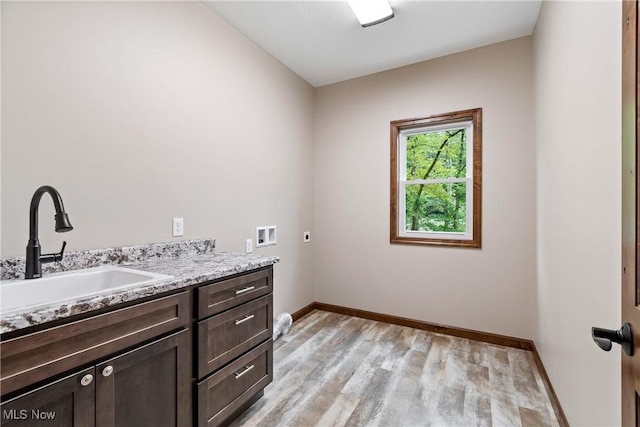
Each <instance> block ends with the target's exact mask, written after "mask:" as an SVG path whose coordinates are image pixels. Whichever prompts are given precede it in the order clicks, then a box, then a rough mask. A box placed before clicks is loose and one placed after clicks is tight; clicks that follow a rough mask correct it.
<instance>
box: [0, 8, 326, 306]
mask: <svg viewBox="0 0 640 427" xmlns="http://www.w3.org/2000/svg"><path fill="white" fill-rule="evenodd" d="M1 7H2V89H3V92H2V123H3V124H4V126H3V128H2V145H1V149H2V257H10V256H22V255H24V248H25V245H26V242H27V238H28V208H29V201H30V198H31V195H32V194H33V191H34V190H35V189H36V188H38V187H39V186H41V185H44V184H50V185H53V186H54V187H56V188H57V189H58V190H60V192H61V194H62V196H63V199H64V203H65V206H66V208H67V211H68V213H69V217H70V219H71V222H72V224H73V225H74V227H75V229H74V230H73V231H72V232H71V233H68V234H65V235H57V234H55V233H54V232H53V221H52V219H53V213H54V211H53V208H52V204H51V202H50V201H49V199H48V197H45V198H43V203H42V205H41V210H40V214H41V215H40V216H41V221H40V236H41V239H40V241H41V243H42V245H43V248H44V250H46V251H54V250H58V249H59V245H60V244H61V241H62V240H63V239H66V240H67V241H68V247H67V250H69V251H73V250H80V249H88V248H103V247H110V246H123V245H132V244H143V243H147V242H160V241H169V240H172V239H173V238H172V237H171V218H172V217H184V219H185V231H186V233H185V236H184V238H185V239H189V238H202V237H214V238H216V239H217V247H218V248H219V249H220V250H223V251H225V250H226V251H244V239H245V238H254V239H255V227H256V226H258V225H273V224H275V225H277V226H278V244H277V246H274V247H270V248H268V249H259V250H257V251H256V252H258V253H265V254H277V255H279V256H280V257H281V263H280V264H278V265H276V267H275V274H276V276H275V277H276V289H277V291H276V293H275V312H276V314H277V313H279V312H281V311H293V310H297V309H299V308H300V307H302V306H304V305H306V304H309V303H310V302H311V301H312V291H311V286H312V283H311V280H312V277H311V271H312V267H311V266H312V253H311V245H303V243H302V232H303V231H305V230H309V229H310V228H311V226H312V209H311V205H312V190H313V161H312V154H313V152H312V137H313V134H312V120H313V115H312V108H313V89H312V87H311V86H310V85H308V84H307V83H306V82H304V81H303V80H302V79H300V78H299V77H298V76H296V75H295V74H293V73H292V72H291V71H290V70H288V69H287V68H285V67H284V66H283V65H282V64H280V63H279V62H277V61H276V60H275V59H274V58H272V57H271V56H269V55H268V54H267V53H266V52H264V51H263V50H262V49H260V48H259V47H257V46H256V45H255V44H253V43H251V42H250V41H248V40H247V39H246V38H245V37H244V36H243V35H241V34H240V33H239V32H237V31H236V30H235V29H234V28H232V27H231V26H230V25H229V24H227V23H226V22H225V21H223V20H222V19H221V18H219V17H218V16H217V15H215V14H214V13H213V12H211V10H209V9H208V8H207V7H206V6H204V5H203V4H202V3H200V2H2V4H1Z"/></svg>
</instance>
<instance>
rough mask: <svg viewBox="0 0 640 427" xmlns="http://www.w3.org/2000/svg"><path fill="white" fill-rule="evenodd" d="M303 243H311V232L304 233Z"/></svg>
mask: <svg viewBox="0 0 640 427" xmlns="http://www.w3.org/2000/svg"><path fill="white" fill-rule="evenodd" d="M302 241H303V242H305V243H307V242H310V241H311V232H310V231H305V232H304V233H302Z"/></svg>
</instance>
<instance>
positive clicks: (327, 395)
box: [232, 310, 558, 427]
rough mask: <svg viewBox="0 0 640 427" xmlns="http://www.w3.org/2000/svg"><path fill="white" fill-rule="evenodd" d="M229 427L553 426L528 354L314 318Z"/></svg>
mask: <svg viewBox="0 0 640 427" xmlns="http://www.w3.org/2000/svg"><path fill="white" fill-rule="evenodd" d="M274 365H275V366H274V381H273V383H271V384H270V385H269V386H268V387H267V388H266V389H265V394H264V397H263V398H262V399H260V400H259V401H258V402H256V403H255V404H254V405H253V406H252V407H251V408H250V409H249V410H248V411H247V412H245V413H244V414H243V415H242V416H241V417H240V418H239V419H238V420H236V421H235V422H234V423H233V424H232V425H233V426H234V427H239V426H268V427H274V426H303V427H311V426H320V427H324V426H390V427H400V426H465V427H467V426H523V427H526V426H536V427H538V426H558V422H557V420H556V417H555V414H554V412H553V409H552V407H551V403H550V401H549V398H548V396H547V393H546V391H545V388H544V385H543V382H542V378H541V376H540V374H539V372H538V370H537V369H536V366H535V363H534V360H533V357H532V355H531V353H530V352H528V351H525V350H518V349H514V348H510V347H500V346H495V345H491V344H486V343H482V342H477V341H471V340H467V339H463V338H457V337H452V336H448V335H440V334H435V333H431V332H425V331H422V330H417V329H412V328H407V327H403V326H397V325H390V324H387V323H380V322H375V321H371V320H365V319H360V318H356V317H350V316H343V315H340V314H335V313H329V312H325V311H318V310H315V311H313V312H312V313H310V314H309V315H307V316H305V317H303V318H302V319H300V320H298V321H297V322H295V323H294V325H293V327H292V329H291V332H290V333H289V334H288V335H285V336H284V337H281V338H280V339H278V340H277V341H276V342H275V344H274Z"/></svg>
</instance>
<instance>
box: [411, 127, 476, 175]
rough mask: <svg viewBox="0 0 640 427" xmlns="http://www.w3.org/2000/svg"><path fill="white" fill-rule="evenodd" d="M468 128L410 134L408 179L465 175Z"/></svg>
mask: <svg viewBox="0 0 640 427" xmlns="http://www.w3.org/2000/svg"><path fill="white" fill-rule="evenodd" d="M466 133H467V129H466V128H460V129H449V130H443V131H434V132H424V133H419V134H416V135H409V136H407V180H412V179H437V178H462V177H465V176H466V173H467V171H466V166H467V135H466Z"/></svg>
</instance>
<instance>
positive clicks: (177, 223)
mask: <svg viewBox="0 0 640 427" xmlns="http://www.w3.org/2000/svg"><path fill="white" fill-rule="evenodd" d="M180 236H184V218H173V237H180Z"/></svg>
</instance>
